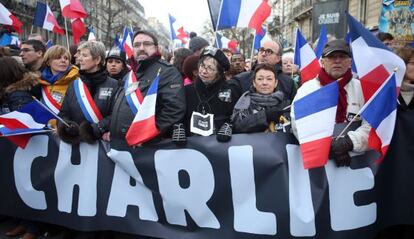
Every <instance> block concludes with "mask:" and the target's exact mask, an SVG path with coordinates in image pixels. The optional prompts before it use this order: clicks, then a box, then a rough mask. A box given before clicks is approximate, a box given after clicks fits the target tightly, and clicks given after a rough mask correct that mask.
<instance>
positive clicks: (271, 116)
mask: <svg viewBox="0 0 414 239" xmlns="http://www.w3.org/2000/svg"><path fill="white" fill-rule="evenodd" d="M265 113H266V119H267V122H271V121H273V122H279V118H280V116H281V115H282V114H283V113H284V111H283V108H280V107H279V106H272V107H268V108H266V109H265Z"/></svg>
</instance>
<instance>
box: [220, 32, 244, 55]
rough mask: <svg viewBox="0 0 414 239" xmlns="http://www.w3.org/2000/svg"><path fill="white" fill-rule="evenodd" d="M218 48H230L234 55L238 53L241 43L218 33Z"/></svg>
mask: <svg viewBox="0 0 414 239" xmlns="http://www.w3.org/2000/svg"><path fill="white" fill-rule="evenodd" d="M216 40H217V41H216V46H217V48H229V49H230V50H231V51H232V52H233V53H236V52H238V49H237V46H238V45H239V42H238V41H236V40H230V39H228V38H227V37H225V36H223V35H221V34H220V33H218V32H216Z"/></svg>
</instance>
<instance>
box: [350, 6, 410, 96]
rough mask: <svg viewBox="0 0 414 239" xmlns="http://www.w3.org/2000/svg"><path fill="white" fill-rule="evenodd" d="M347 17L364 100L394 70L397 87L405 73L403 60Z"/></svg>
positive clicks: (355, 21) (360, 25) (356, 22)
mask: <svg viewBox="0 0 414 239" xmlns="http://www.w3.org/2000/svg"><path fill="white" fill-rule="evenodd" d="M347 17H348V26H349V36H350V38H351V47H352V53H353V59H354V61H355V66H356V69H357V71H358V76H359V79H360V80H361V86H362V91H363V94H364V98H365V101H368V100H369V99H370V98H371V96H372V95H373V94H374V93H375V92H376V91H377V90H378V88H379V87H380V86H381V85H382V83H384V81H385V80H386V79H388V77H389V76H390V75H391V73H392V72H393V71H394V70H396V73H395V75H396V82H397V88H399V87H400V86H401V82H402V80H403V78H404V74H405V68H406V67H405V63H404V61H403V60H402V59H401V58H400V57H398V56H397V55H396V54H395V53H394V52H392V51H391V50H390V49H389V48H388V47H386V46H385V45H384V44H383V43H382V42H381V41H380V40H379V39H377V38H376V37H375V36H374V35H373V34H372V33H371V32H370V31H368V30H367V29H365V27H364V26H363V25H362V24H361V23H359V22H358V21H357V20H355V19H354V18H353V17H352V16H351V15H349V14H348V15H347Z"/></svg>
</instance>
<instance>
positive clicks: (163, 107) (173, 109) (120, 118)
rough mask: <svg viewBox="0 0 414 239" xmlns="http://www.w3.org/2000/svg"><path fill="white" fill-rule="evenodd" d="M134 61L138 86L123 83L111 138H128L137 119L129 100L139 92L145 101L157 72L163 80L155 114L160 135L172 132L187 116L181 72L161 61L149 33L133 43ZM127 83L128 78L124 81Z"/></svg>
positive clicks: (152, 36)
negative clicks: (173, 127)
mask: <svg viewBox="0 0 414 239" xmlns="http://www.w3.org/2000/svg"><path fill="white" fill-rule="evenodd" d="M133 52H134V60H135V61H136V63H137V68H136V72H135V75H136V78H137V81H138V82H137V83H132V84H127V85H125V84H124V82H122V83H121V87H120V90H119V91H118V93H117V94H116V96H115V101H114V106H113V112H112V118H111V126H110V137H111V138H118V139H122V140H124V139H125V135H126V133H127V131H128V129H129V127H130V125H131V123H132V120H133V119H134V117H135V113H134V112H133V109H132V108H133V107H132V106H131V101H128V100H127V97H128V96H129V95H130V94H133V93H135V91H136V90H140V91H141V94H142V96H144V97H145V95H146V94H147V91H148V89H149V87H150V85H151V83H152V82H153V81H154V79H155V78H156V76H157V74H158V72H159V74H160V80H159V84H158V95H157V103H156V112H155V123H156V127H157V129H158V130H159V131H160V132H161V135H164V136H165V135H166V134H168V133H170V132H171V129H172V126H173V125H174V124H175V123H178V122H180V121H182V119H183V118H184V115H185V110H186V102H185V92H184V87H183V80H182V78H181V74H180V72H179V71H178V70H177V69H176V68H175V67H173V66H172V65H171V64H170V63H168V62H166V61H164V60H161V54H160V51H159V46H158V39H157V38H156V37H155V35H154V34H153V33H151V32H149V31H145V30H140V31H138V32H136V33H135V34H134V39H133ZM123 80H124V81H125V78H124V79H123Z"/></svg>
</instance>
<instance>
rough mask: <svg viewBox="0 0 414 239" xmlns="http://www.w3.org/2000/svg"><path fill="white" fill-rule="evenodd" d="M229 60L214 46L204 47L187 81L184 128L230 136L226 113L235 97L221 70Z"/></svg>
mask: <svg viewBox="0 0 414 239" xmlns="http://www.w3.org/2000/svg"><path fill="white" fill-rule="evenodd" d="M229 68H230V63H229V61H228V59H227V57H226V56H225V55H224V53H223V52H222V51H221V50H220V49H217V48H214V47H207V48H205V49H204V50H203V51H202V52H201V55H200V60H199V61H198V77H197V79H196V80H195V81H194V84H192V85H187V86H186V88H185V91H186V100H187V111H186V117H185V123H186V132H187V133H189V132H191V133H192V134H196V135H202V136H208V135H212V134H217V140H219V141H221V142H226V141H229V140H230V139H231V134H232V125H231V124H230V116H231V114H232V111H233V107H234V104H235V103H236V101H237V99H238V95H237V94H236V91H235V90H233V89H232V87H231V85H229V84H228V83H227V82H226V81H225V77H224V71H226V70H228V69H229Z"/></svg>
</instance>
